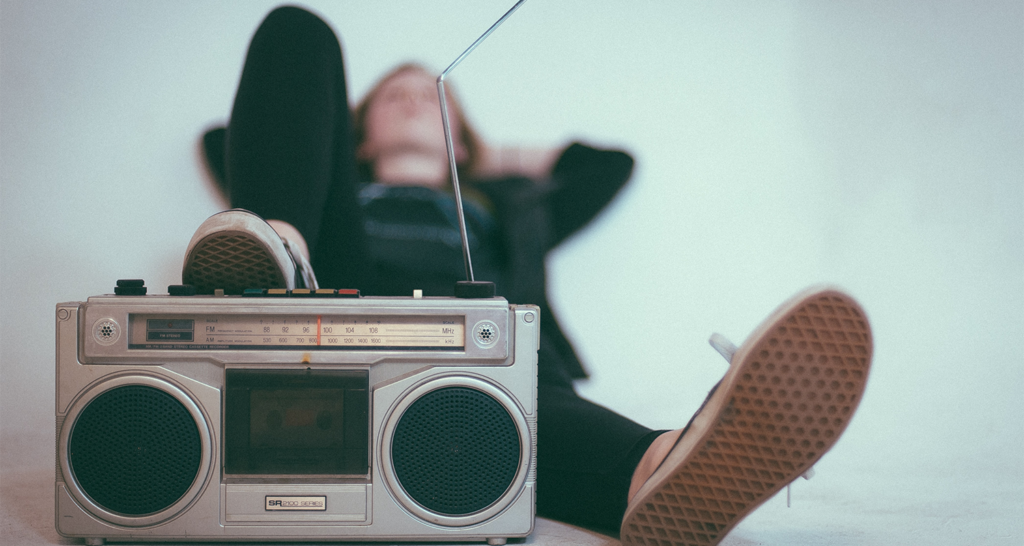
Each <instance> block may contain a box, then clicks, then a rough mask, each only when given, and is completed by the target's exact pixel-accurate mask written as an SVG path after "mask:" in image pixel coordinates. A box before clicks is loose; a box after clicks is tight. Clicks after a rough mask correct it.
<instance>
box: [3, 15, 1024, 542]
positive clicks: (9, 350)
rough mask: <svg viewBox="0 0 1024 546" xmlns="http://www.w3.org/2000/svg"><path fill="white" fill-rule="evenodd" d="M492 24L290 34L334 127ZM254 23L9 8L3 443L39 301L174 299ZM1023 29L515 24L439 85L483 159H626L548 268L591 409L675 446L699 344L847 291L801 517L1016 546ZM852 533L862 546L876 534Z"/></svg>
mask: <svg viewBox="0 0 1024 546" xmlns="http://www.w3.org/2000/svg"><path fill="white" fill-rule="evenodd" d="M511 4H512V2H511V0H510V1H501V2H495V1H486V2H483V1H477V0H459V1H456V0H452V1H445V2H416V3H414V2H397V3H396V2H356V1H338V2H309V3H308V5H311V6H313V7H314V8H315V9H316V10H317V11H318V12H320V13H321V14H322V15H323V16H324V17H325V18H326V19H327V20H329V21H330V22H331V23H332V24H333V26H334V27H335V28H336V29H337V30H338V32H339V34H340V35H341V36H342V40H343V45H344V48H345V60H346V62H347V66H348V76H349V85H350V92H351V94H352V95H353V96H354V97H359V96H361V95H362V94H363V92H364V91H365V90H366V89H367V88H368V87H369V86H370V85H371V84H372V83H373V82H374V81H375V80H376V78H377V77H378V76H379V75H380V74H381V73H382V72H383V71H385V70H386V69H387V68H389V67H391V66H393V65H394V64H396V63H398V62H400V61H404V60H408V59H414V60H419V61H422V62H424V63H426V64H427V65H429V66H433V67H436V68H438V69H439V70H440V69H442V68H444V67H445V66H447V64H448V63H449V62H450V61H451V60H453V59H454V58H455V56H457V55H458V54H459V53H460V52H461V51H462V50H463V49H464V48H465V47H466V46H467V45H468V44H469V43H470V42H472V40H473V39H475V38H476V37H477V36H478V35H479V34H480V33H481V32H483V30H485V29H486V28H487V27H488V26H489V25H490V24H491V23H492V22H493V21H494V20H496V19H497V17H498V16H500V15H501V14H502V13H503V12H504V11H505V10H506V9H507V8H508V7H509V6H510V5H511ZM273 6H274V3H273V2H265V1H254V2H248V1H247V2H241V1H232V2H228V1H219V2H200V1H195V0H188V1H176V2H155V1H154V2H135V1H127V0H122V1H90V2H54V1H31V2H30V1H11V0H3V3H2V4H0V40H2V42H0V60H2V64H0V69H2V71H0V228H2V231H0V261H2V263H0V298H2V300H0V301H2V303H0V315H2V317H0V372H2V376H0V397H2V401H0V412H2V413H0V418H2V438H3V440H2V441H3V442H8V441H17V440H18V439H19V438H27V437H32V438H34V437H36V436H40V437H46V436H49V438H51V440H48V441H52V430H53V386H54V383H53V382H54V349H53V324H54V319H53V311H54V305H55V304H56V303H57V302H61V301H71V300H81V299H84V298H86V297H88V296H91V295H95V294H100V293H109V292H111V291H112V289H113V286H114V282H115V280H116V279H118V278H144V279H146V281H147V284H148V286H149V287H150V291H151V292H163V291H166V286H167V285H168V284H176V283H178V282H180V264H181V259H182V253H183V250H184V247H185V245H186V243H187V242H188V239H189V238H190V237H191V234H192V232H193V230H194V229H195V228H196V227H197V226H198V225H199V224H200V223H201V222H202V221H203V220H204V219H205V218H206V217H207V216H208V215H210V214H212V213H214V212H216V211H217V210H219V209H221V208H222V207H224V203H222V202H221V201H220V199H219V197H218V196H217V194H216V191H215V190H214V188H213V186H212V185H211V183H210V182H209V181H208V180H207V179H206V178H205V175H204V173H203V171H202V168H201V165H200V163H199V160H198V156H197V144H198V138H199V135H200V134H201V132H202V131H203V130H204V129H205V128H207V127H208V126H210V125H213V124H218V123H223V122H224V121H225V120H226V118H227V115H228V112H229V110H230V106H231V101H232V99H233V96H234V92H235V86H236V85H237V81H238V76H239V72H240V69H241V66H242V61H243V57H244V53H245V50H246V48H247V45H248V41H249V39H250V37H251V35H252V32H253V31H254V30H255V28H256V26H257V25H258V23H259V21H260V20H261V19H262V17H263V16H264V15H265V14H266V13H267V12H268V11H269V10H270V9H271V8H272V7H273ZM1022 29H1024V6H1022V4H1021V3H1020V2H1018V1H990V2H980V3H979V2H968V1H959V2H955V1H954V2H951V1H937V2H913V1H902V2H812V1H798V0H792V1H779V2H768V3H764V2H735V1H728V2H709V1H702V2H669V1H663V2H618V3H611V2H584V1H576V0H533V1H532V2H527V4H526V5H525V6H524V7H523V9H521V10H520V11H519V12H518V13H517V14H516V15H515V16H514V17H513V18H512V19H510V20H509V22H508V23H507V24H506V25H505V26H504V27H502V28H501V29H500V30H499V31H498V32H497V33H495V34H494V35H493V36H492V37H491V38H490V39H489V41H488V42H486V43H485V44H484V45H483V46H482V47H481V48H480V49H479V50H478V51H477V52H476V53H474V54H473V55H472V56H471V57H470V58H469V59H468V60H467V61H466V62H465V63H463V65H461V66H460V67H459V68H458V69H457V70H456V71H455V73H454V74H453V76H452V78H453V82H454V85H455V86H456V89H457V91H458V92H459V95H460V96H461V98H462V100H463V101H464V103H465V104H466V106H467V109H468V112H469V116H470V117H471V119H472V121H473V122H475V123H476V125H477V126H478V127H479V129H480V132H481V133H482V135H483V137H484V138H485V139H487V140H489V141H492V142H494V143H518V144H542V145H555V144H560V143H563V142H567V141H568V140H570V139H576V138H579V139H585V140H587V141H589V142H592V143H597V144H605V145H615V146H623V147H625V148H627V149H629V150H630V151H632V153H633V154H634V155H635V157H636V158H637V162H638V167H637V170H636V173H635V176H634V179H633V183H632V185H631V186H630V187H629V188H628V190H627V191H626V192H625V193H624V194H623V195H622V196H621V197H620V198H619V199H618V201H617V202H616V203H615V204H614V205H613V206H612V207H611V208H610V209H609V210H608V211H607V213H606V214H604V215H603V216H601V217H600V218H599V220H598V221H597V222H596V223H595V224H594V225H593V226H592V227H591V229H589V230H588V231H586V232H584V233H582V234H581V235H579V236H577V237H576V238H575V239H573V240H571V241H570V242H568V243H567V244H566V245H565V246H564V247H563V248H561V249H560V250H558V251H557V252H556V253H555V254H554V255H553V256H552V257H551V260H550V262H549V270H550V273H551V291H552V294H553V299H554V301H555V303H556V305H557V309H558V311H559V312H560V315H561V318H562V321H563V323H564V324H565V325H566V327H567V330H568V331H569V334H570V335H571V337H572V338H573V339H574V340H575V342H576V345H577V348H578V349H579V351H580V353H581V355H582V356H583V357H584V359H585V360H586V362H587V365H588V366H589V369H590V370H591V371H592V372H593V379H591V380H590V381H589V382H588V383H587V384H584V385H581V391H582V392H584V393H585V394H587V395H588V396H591V397H592V398H594V399H595V400H597V401H599V402H601V403H604V404H606V405H607V406H609V407H611V408H614V409H616V410H618V411H620V412H622V413H624V414H626V415H628V416H630V417H632V418H634V419H637V420H639V421H641V422H643V423H645V424H648V425H649V426H652V427H666V428H667V427H676V426H680V425H682V424H683V423H685V421H686V420H687V419H688V418H689V416H690V414H691V413H692V411H693V410H695V409H696V407H697V406H698V405H699V403H700V401H701V400H702V399H703V397H704V394H705V393H706V391H707V390H708V389H709V388H710V387H711V386H712V384H713V383H714V382H715V381H716V380H717V379H718V377H719V376H720V375H721V373H722V372H723V371H724V368H725V366H724V363H723V362H721V361H720V359H719V357H718V356H717V354H715V353H714V352H713V351H712V350H711V349H710V347H708V346H707V345H706V343H705V339H706V338H707V336H708V335H709V334H710V333H711V332H713V331H719V332H722V333H724V334H726V335H728V336H730V337H732V338H733V339H734V340H735V341H736V342H737V343H738V342H740V341H742V339H743V337H744V336H745V335H746V334H747V333H748V332H749V331H751V330H752V329H753V328H754V327H755V326H756V324H757V323H758V322H759V321H760V320H761V318H762V317H763V316H765V315H766V314H767V313H768V312H769V311H770V310H771V309H772V308H773V307H774V306H775V305H777V304H778V303H780V302H781V301H782V300H783V299H785V298H787V297H788V296H789V295H791V294H792V293H794V292H796V291H798V290H799V289H801V288H803V287H805V286H807V285H809V284H813V283H818V282H828V283H835V284H839V285H841V286H843V287H845V288H847V289H848V290H849V291H851V292H852V293H853V294H854V295H855V296H856V297H857V298H859V299H860V301H861V302H862V304H863V305H864V307H865V308H866V309H867V311H868V313H869V317H870V319H871V321H872V324H873V326H874V328H875V336H876V355H875V368H874V372H873V376H872V378H871V380H870V382H869V389H868V392H867V394H866V396H865V398H864V400H863V404H862V406H861V409H860V412H859V414H858V416H857V418H856V419H854V421H853V423H852V425H851V427H850V429H849V430H848V433H847V435H846V436H845V437H844V438H843V440H842V441H841V442H840V443H839V445H838V447H837V448H836V449H835V450H834V451H833V452H832V453H830V454H829V455H828V456H827V457H826V458H825V459H824V460H823V461H822V463H821V464H820V465H819V476H820V475H822V473H823V472H824V473H826V474H827V473H829V472H831V473H832V474H833V481H832V482H830V481H829V478H817V479H816V481H812V482H808V484H809V485H806V486H803V487H805V488H808V487H811V488H812V489H810V490H807V491H808V493H807V494H808V495H811V496H812V497H813V495H819V494H820V495H831V496H833V497H836V498H839V499H840V500H841V502H840V505H842V504H843V503H844V502H847V501H846V500H843V499H850V500H849V501H848V502H849V503H852V504H851V505H850V506H853V507H854V509H852V510H849V511H848V512H858V511H860V512H864V513H874V514H875V515H876V516H877V514H878V513H883V514H903V515H904V517H906V518H910V519H911V520H913V522H914V523H913V524H912V525H911V526H910V527H909V528H908V527H906V525H904V527H903V528H907V529H910V531H907V532H911V531H914V530H915V529H918V530H924V529H930V530H931V531H932V532H933V533H940V532H941V533H946V532H958V533H959V534H956V533H954V534H953V535H950V536H951V537H960V538H962V539H963V540H964V541H966V542H971V543H976V544H977V543H983V542H985V541H984V540H982V539H988V540H989V542H991V543H1002V542H1001V541H1007V540H1008V541H1007V542H1006V543H1012V542H1015V541H1018V540H1019V539H1020V538H1021V537H1022V536H1024V524H1022V523H1020V518H1019V516H1020V515H1021V514H1022V512H1024V485H1022V484H1024V424H1022V423H1024V395H1022V392H1024V30H1022ZM40 452H41V453H44V454H46V455H47V456H52V444H49V445H47V446H46V449H44V450H41V451H40ZM821 468H824V469H825V470H824V471H823V470H821ZM839 477H842V478H841V479H840V478H839ZM837 479H838V480H840V482H841V484H840V485H842V486H843V487H846V488H847V489H845V490H843V488H842V487H839V486H838V485H837V482H836V481H835V480H837ZM843 480H845V481H843ZM818 483H820V485H815V484H818ZM813 487H817V488H818V489H813ZM850 488H853V489H854V490H855V491H854V492H850ZM858 488H859V489H858ZM819 490H820V493H816V492H815V491H819ZM826 490H828V492H827V493H826V492H825V491H826ZM872 511H873V512H872ZM847 516H848V514H847ZM876 516H873V517H876ZM763 517H769V516H763ZM864 517H867V516H864ZM877 517H881V516H877ZM859 521H860V520H857V519H854V520H853V521H852V522H849V523H848V524H847V525H848V529H847V531H846V532H848V533H850V536H863V535H864V534H865V533H867V534H869V535H870V533H872V532H876V533H884V532H887V531H886V530H884V529H883V530H875V531H870V530H868V529H866V527H867V524H861V523H858V522H859ZM943 521H945V525H946V528H944V529H943V528H941V525H943V523H942V522H943ZM950 522H953V525H952V526H950V525H949V524H950ZM906 523H907V522H906V521H903V522H902V524H906ZM914 532H917V531H914ZM922 532H923V531H922ZM858 533H859V534H858ZM879 536H881V535H879ZM914 536H917V537H920V536H921V535H914ZM855 543H860V542H855ZM933 543H934V542H933ZM961 543H963V542H961ZM1018 543H1019V542H1018Z"/></svg>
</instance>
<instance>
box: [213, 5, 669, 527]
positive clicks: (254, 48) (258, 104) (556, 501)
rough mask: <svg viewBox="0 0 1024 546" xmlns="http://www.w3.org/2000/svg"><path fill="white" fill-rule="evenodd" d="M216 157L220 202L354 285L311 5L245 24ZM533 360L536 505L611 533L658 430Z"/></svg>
mask: <svg viewBox="0 0 1024 546" xmlns="http://www.w3.org/2000/svg"><path fill="white" fill-rule="evenodd" d="M225 167H226V170H227V179H228V188H229V193H230V198H231V204H232V206H233V207H238V208H244V209H248V210H251V211H253V212H256V213H257V214H259V215H261V216H263V217H264V218H268V219H276V220H283V221H286V222H288V223H290V224H292V225H293V226H295V227H296V228H297V229H298V230H299V231H300V232H301V233H302V235H303V236H304V237H305V239H306V242H307V244H308V245H309V248H310V254H311V256H310V259H311V261H312V264H313V269H314V270H315V271H316V274H317V277H318V280H319V281H320V284H321V286H328V287H344V288H348V287H356V288H358V287H361V286H366V282H367V281H368V280H369V279H367V276H369V275H372V274H373V269H372V263H371V260H370V259H369V253H368V251H367V249H366V247H365V242H363V240H362V238H361V237H359V236H358V234H361V233H363V231H362V230H363V224H362V218H361V211H360V209H359V206H358V203H357V201H356V197H355V196H356V185H357V183H358V182H359V179H358V174H357V169H356V162H355V153H354V143H353V137H352V121H351V113H350V110H349V103H348V95H347V91H346V86H345V70H344V64H343V61H342V54H341V47H340V45H339V43H338V39H337V37H336V36H335V34H334V32H333V31H332V30H331V29H330V27H329V26H328V25H327V24H326V23H324V22H323V21H322V20H320V19H319V18H318V17H316V16H315V15H313V14H311V13H309V12H307V11H304V10H301V9H299V8H293V7H285V8H278V9H276V10H274V11H273V12H271V13H270V14H269V15H268V16H267V18H266V19H265V20H264V21H263V23H262V24H261V25H260V28H259V29H258V30H257V31H256V34H255V36H254V37H253V39H252V43H251V44H250V46H249V52H248V55H247V57H246V61H245V67H244V69H243V72H242V79H241V82H240V84H239V87H238V94H237V96H236V97H235V103H234V107H233V109H232V112H231V120H230V122H229V124H228V131H227V140H226V152H225ZM368 264H370V265H371V267H368ZM542 352H543V351H542ZM539 366H541V370H540V374H539V377H540V385H539V388H538V398H539V401H538V405H539V407H538V425H537V428H538V440H537V442H538V446H537V482H538V485H537V513H538V514H539V515H541V516H544V517H548V518H552V519H557V520H561V521H565V522H568V523H572V524H576V525H581V526H585V527H591V528H595V529H598V530H602V531H606V532H611V533H617V532H618V527H619V523H620V521H621V519H622V515H623V513H624V512H625V509H626V495H627V492H628V489H629V482H630V478H631V477H632V474H633V469H634V468H636V465H637V464H638V462H639V460H640V458H641V456H642V455H643V453H644V451H646V449H647V447H648V446H649V445H650V443H651V442H652V441H653V440H654V438H655V437H656V436H657V435H658V434H659V432H656V431H651V430H650V429H647V428H645V427H643V426H641V425H638V424H636V423H634V422H632V421H630V420H629V419H626V418H625V417H622V416H620V415H618V414H616V413H614V412H612V411H610V410H608V409H605V408H603V407H601V406H598V405H596V404H593V403H592V402H589V401H587V400H584V399H582V398H580V397H579V396H577V395H576V393H575V391H573V388H572V383H571V381H570V380H569V379H567V378H568V375H567V374H565V373H559V372H560V370H557V369H547V368H545V367H549V368H550V367H552V366H558V362H557V361H555V362H552V361H551V360H550V359H541V361H540V363H539Z"/></svg>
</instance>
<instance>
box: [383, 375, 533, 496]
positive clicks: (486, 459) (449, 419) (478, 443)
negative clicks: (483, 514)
mask: <svg viewBox="0 0 1024 546" xmlns="http://www.w3.org/2000/svg"><path fill="white" fill-rule="evenodd" d="M520 441H521V440H520V438H519V433H518V432H517V430H516V426H515V423H514V422H513V421H512V417H511V416H510V415H509V413H508V410H506V409H505V408H504V407H503V406H502V405H501V404H500V403H499V402H498V401H497V400H495V399H494V398H492V397H490V396H489V395H487V394H485V393H483V392H480V391H478V390H475V389H470V388H465V387H446V388H441V389H437V390H435V391H431V392H429V393H427V394H425V395H423V396H422V397H421V398H419V399H418V400H416V401H415V402H413V403H412V405H411V406H409V408H408V410H406V412H405V413H404V414H403V415H402V418H401V420H400V421H399V423H398V426H397V427H396V428H395V434H394V438H393V440H392V447H391V456H392V460H393V463H394V470H395V475H396V476H397V478H398V481H399V482H400V483H401V485H402V488H403V489H405V491H406V493H407V494H408V495H409V497H411V498H412V499H413V500H415V501H416V502H417V503H419V504H420V505H421V506H423V507H424V508H426V509H427V510H430V511H432V512H435V513H438V514H443V515H446V516H464V515H468V514H473V513H475V512H478V511H480V510H483V509H484V508H487V507H488V506H490V505H491V504H493V503H495V502H497V501H498V500H499V499H501V496H502V495H503V494H504V493H505V491H507V490H508V488H509V486H510V485H511V484H512V481H513V480H514V479H515V475H516V470H517V469H518V468H519V456H520V447H521V446H520Z"/></svg>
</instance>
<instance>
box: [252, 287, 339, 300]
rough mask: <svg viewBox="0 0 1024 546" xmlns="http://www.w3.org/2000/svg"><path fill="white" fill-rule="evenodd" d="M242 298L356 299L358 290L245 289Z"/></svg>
mask: <svg viewBox="0 0 1024 546" xmlns="http://www.w3.org/2000/svg"><path fill="white" fill-rule="evenodd" d="M242 296H244V297H247V298H263V297H270V298H358V297H359V290H356V289H354V288H341V289H334V288H318V289H316V290H312V289H309V288H296V289H294V290H288V289H286V288H246V289H245V291H244V292H242Z"/></svg>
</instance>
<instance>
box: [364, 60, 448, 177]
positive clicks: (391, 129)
mask: <svg viewBox="0 0 1024 546" xmlns="http://www.w3.org/2000/svg"><path fill="white" fill-rule="evenodd" d="M449 106H450V103H449ZM448 116H449V118H450V120H451V124H452V127H453V128H454V127H458V124H459V120H458V119H457V114H456V113H455V112H454V111H453V109H452V108H451V107H449V108H448ZM461 147H462V146H461V143H459V142H456V150H457V154H456V157H457V158H458V156H459V155H460V153H459V152H458V150H459V148H461ZM359 153H360V155H361V156H362V157H363V158H364V159H367V160H370V161H373V160H375V159H376V158H379V157H380V156H381V155H382V154H394V153H425V154H431V155H433V154H444V155H447V149H446V147H445V142H444V126H443V123H442V121H441V107H440V103H439V102H438V98H437V87H436V84H435V80H434V77H433V76H431V75H430V74H427V73H426V72H424V71H422V70H417V69H411V70H406V71H403V72H400V73H398V74H397V75H395V76H392V77H391V78H389V79H388V80H386V81H385V82H384V83H383V84H381V86H380V87H379V88H378V90H377V93H376V94H375V95H374V96H373V98H372V99H371V101H370V103H369V106H368V107H367V110H366V120H365V137H364V140H363V143H362V145H361V146H360V151H359Z"/></svg>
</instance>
